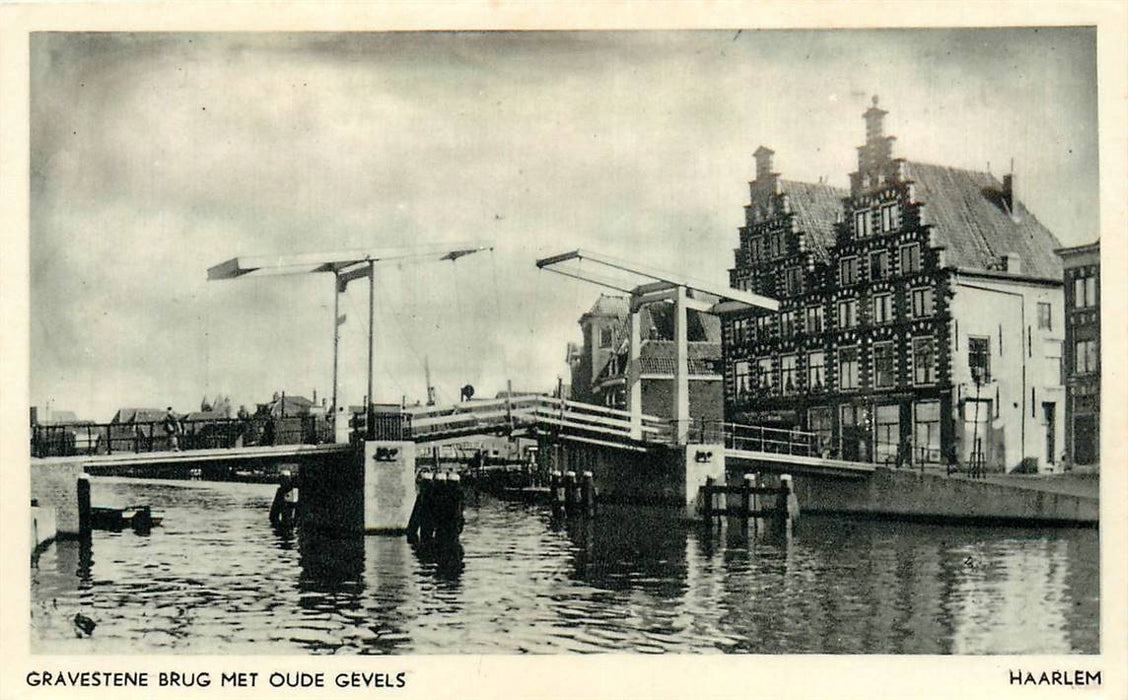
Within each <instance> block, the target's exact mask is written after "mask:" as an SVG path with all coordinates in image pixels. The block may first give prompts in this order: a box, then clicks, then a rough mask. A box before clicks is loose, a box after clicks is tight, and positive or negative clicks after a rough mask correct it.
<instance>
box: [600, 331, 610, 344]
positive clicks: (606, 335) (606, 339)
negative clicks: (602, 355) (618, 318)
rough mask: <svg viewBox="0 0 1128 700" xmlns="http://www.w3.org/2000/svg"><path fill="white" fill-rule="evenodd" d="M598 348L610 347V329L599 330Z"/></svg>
mask: <svg viewBox="0 0 1128 700" xmlns="http://www.w3.org/2000/svg"><path fill="white" fill-rule="evenodd" d="M599 347H600V348H609V347H611V329H610V328H600V329H599Z"/></svg>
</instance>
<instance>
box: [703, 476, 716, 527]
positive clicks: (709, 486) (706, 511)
mask: <svg viewBox="0 0 1128 700" xmlns="http://www.w3.org/2000/svg"><path fill="white" fill-rule="evenodd" d="M716 485H717V480H716V479H714V478H713V477H711V476H707V477H705V489H704V492H703V493H702V496H701V501H702V503H701V514H702V515H703V516H705V519H706V520H708V521H712V519H713V495H714V491H713V488H714V487H715V486H716Z"/></svg>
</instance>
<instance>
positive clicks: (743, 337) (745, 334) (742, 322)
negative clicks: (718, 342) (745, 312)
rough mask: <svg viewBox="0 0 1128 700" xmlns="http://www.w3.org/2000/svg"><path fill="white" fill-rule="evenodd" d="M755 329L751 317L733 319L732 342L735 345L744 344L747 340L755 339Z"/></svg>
mask: <svg viewBox="0 0 1128 700" xmlns="http://www.w3.org/2000/svg"><path fill="white" fill-rule="evenodd" d="M753 330H754V329H753V327H752V320H751V319H748V318H741V319H737V320H736V321H733V322H732V344H733V345H744V344H745V343H746V342H748V341H750V340H754V339H755V338H754V337H753V333H752V331H753Z"/></svg>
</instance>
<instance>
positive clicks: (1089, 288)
mask: <svg viewBox="0 0 1128 700" xmlns="http://www.w3.org/2000/svg"><path fill="white" fill-rule="evenodd" d="M1100 253H1101V248H1100V242H1099V241H1098V242H1096V243H1090V244H1087V245H1082V246H1076V247H1073V248H1062V249H1059V250H1058V254H1059V255H1060V256H1061V258H1062V260H1063V261H1064V266H1065V352H1064V356H1063V358H1062V359H1063V362H1064V366H1065V375H1066V392H1067V396H1066V409H1065V410H1066V422H1065V425H1066V435H1065V449H1066V452H1067V454H1068V455H1069V457H1070V460H1071V461H1072V463H1073V464H1082V465H1090V464H1098V463H1099V462H1100V458H1101V451H1100V422H1101V420H1100V418H1101V362H1100V360H1101V354H1100V340H1101V301H1100V288H1101V284H1100V274H1101V260H1100Z"/></svg>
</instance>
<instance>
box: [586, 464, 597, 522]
mask: <svg viewBox="0 0 1128 700" xmlns="http://www.w3.org/2000/svg"><path fill="white" fill-rule="evenodd" d="M583 501H584V512H585V513H587V514H588V515H591V514H592V513H594V512H595V475H594V474H592V473H591V472H584V485H583Z"/></svg>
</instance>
